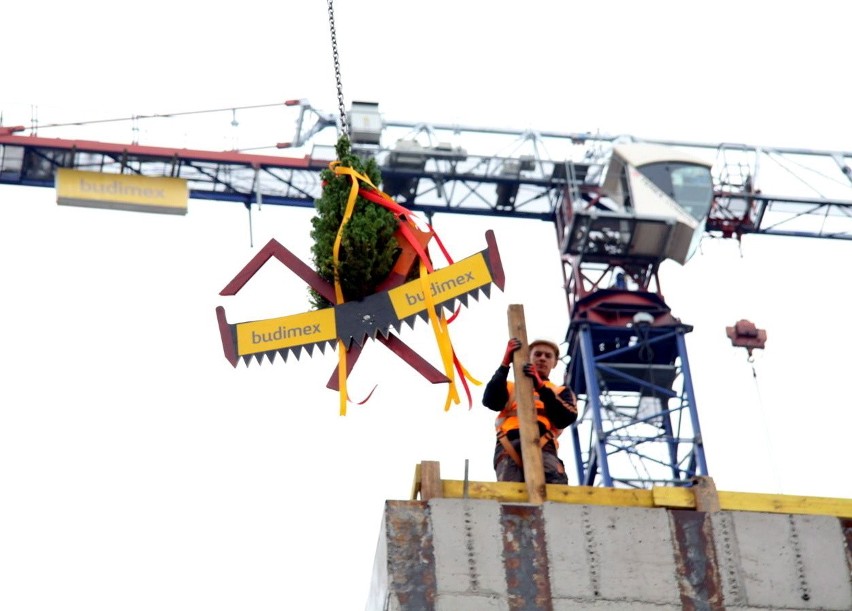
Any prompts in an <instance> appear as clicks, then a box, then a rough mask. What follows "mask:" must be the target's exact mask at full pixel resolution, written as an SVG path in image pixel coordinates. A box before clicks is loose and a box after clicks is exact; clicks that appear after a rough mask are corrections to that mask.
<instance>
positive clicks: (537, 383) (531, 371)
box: [524, 363, 544, 390]
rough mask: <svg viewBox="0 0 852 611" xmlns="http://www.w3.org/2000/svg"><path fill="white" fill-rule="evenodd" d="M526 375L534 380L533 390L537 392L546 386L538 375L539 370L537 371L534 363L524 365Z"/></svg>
mask: <svg viewBox="0 0 852 611" xmlns="http://www.w3.org/2000/svg"><path fill="white" fill-rule="evenodd" d="M524 373H525V374H526V376H527V377H529V378H532V382H533V388H535V389H536V390H538V389H540V388H541V387H542V386H544V382H542V380H541V377H540V376H539V375H538V369H536V368H535V367H534V366H533V364H532V363H527V364H525V365H524Z"/></svg>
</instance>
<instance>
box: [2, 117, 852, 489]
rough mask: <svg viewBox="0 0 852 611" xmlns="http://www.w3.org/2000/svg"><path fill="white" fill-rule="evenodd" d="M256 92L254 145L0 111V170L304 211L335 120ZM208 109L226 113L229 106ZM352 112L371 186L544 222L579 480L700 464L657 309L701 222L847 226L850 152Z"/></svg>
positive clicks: (691, 470) (684, 392) (739, 230)
mask: <svg viewBox="0 0 852 611" xmlns="http://www.w3.org/2000/svg"><path fill="white" fill-rule="evenodd" d="M269 106H273V108H274V109H275V110H276V111H281V112H289V113H294V112H295V114H296V115H297V116H296V133H295V137H294V138H293V139H292V140H291V142H289V143H284V144H275V145H270V148H274V151H273V152H271V153H263V154H261V153H258V152H245V151H238V150H229V151H220V152H217V151H211V150H204V149H187V148H178V147H164V146H150V145H143V144H139V143H138V142H137V141H136V139H134V141H133V143H131V144H118V143H108V142H100V141H93V140H78V139H64V138H56V137H47V136H42V135H39V133H38V130H36V129H35V128H34V127H31V128H29V130H28V129H26V128H23V127H10V126H5V127H4V126H2V125H0V184H18V185H28V186H42V187H50V188H53V186H54V181H55V176H56V173H57V170H59V169H62V168H72V169H77V170H88V171H95V172H104V173H120V174H124V173H128V174H138V175H142V176H158V177H174V178H183V179H185V180H186V181H187V184H188V186H189V194H190V197H191V198H192V199H197V200H221V201H233V202H238V203H241V204H243V205H244V206H246V207H247V208H248V209H249V210H251V207H252V206H253V205H255V204H266V205H286V206H302V207H313V202H314V200H315V199H316V198H317V197H319V195H320V193H321V183H320V179H319V172H320V170H322V169H323V168H325V167H327V165H328V163H329V162H330V161H332V160H333V158H334V152H333V147H332V146H330V145H324V144H321V143H319V140H320V137H321V136H322V135H323V133H324V132H327V131H331V130H328V129H327V128H334V127H335V126H336V121H335V119H334V117H333V116H331V115H327V114H324V113H321V112H319V111H317V110H316V109H314V108H313V107H312V106H311V105H310V104H309V103H308V102H306V101H304V100H293V101H289V102H285V103H283V104H280V105H269ZM261 108H262V109H264V110H268V108H267V105H258V106H255V107H251V108H248V107H247V108H245V109H240V113H247V112H250V111H251V110H252V109H261ZM210 112H211V113H213V112H230V114H231V115H232V116H233V121H236V117H237V109H219V110H217V111H210ZM348 116H349V121H350V129H351V138H352V143H353V150H354V151H356V152H357V153H358V154H361V155H370V156H373V157H375V159H376V160H377V162H378V163H379V166H380V168H381V172H382V179H383V183H382V185H381V187H382V190H383V191H385V192H386V193H388V195H390V196H391V197H393V198H394V199H396V200H397V201H399V202H400V203H402V204H404V205H405V206H406V207H408V208H409V209H412V210H414V211H417V212H421V213H424V214H426V215H427V216H431V215H433V214H435V213H437V212H442V213H459V214H468V215H482V216H504V217H510V218H516V219H531V220H541V221H545V222H549V223H552V224H553V226H554V229H555V238H556V239H555V243H556V245H557V246H558V252H559V256H560V257H561V261H562V269H563V278H564V286H565V293H566V304H567V308H568V312H569V318H570V324H569V328H568V330H567V332H566V336H565V342H566V343H567V346H568V347H567V355H568V357H570V358H569V359H568V361H567V366H566V372H565V375H566V382H567V383H568V384H570V385H571V386H572V387H573V389H574V390H575V392H576V393H577V395H578V397H579V399H580V418H579V419H578V422H577V424H576V425H575V426H574V427H572V429H571V439H572V443H573V452H574V459H575V463H576V465H577V480H578V483H580V484H584V485H600V486H620V487H636V488H646V487H651V486H654V485H673V486H689V485H691V484H692V483H693V482H694V480H695V478H696V477H697V476H702V475H709V473H708V467H707V464H706V460H705V457H704V448H703V439H702V436H701V428H700V424H699V418H698V408H697V405H696V398H695V392H694V389H693V386H692V378H691V373H690V369H689V359H688V355H687V350H686V342H685V335H686V334H687V333H689V332H690V331H691V329H692V328H691V327H690V326H689V325H688V324H685V323H683V322H681V320H680V319H679V318H677V317H676V316H674V315H673V314H672V312H671V310H670V309H669V307H668V306H667V305H666V302H665V299H664V297H663V293H662V291H661V288H660V281H659V277H658V275H659V268H660V264H661V263H662V262H663V261H665V260H667V259H672V260H675V261H677V262H678V263H681V264H684V263H686V261H687V260H688V258H689V256H690V255H691V253H692V252H693V251H694V248H695V246H696V245H697V243H698V240H700V239H701V237H702V236H705V235H710V236H714V237H721V238H740V237H741V236H743V235H745V234H752V233H756V234H769V235H791V236H800V237H817V238H826V239H842V240H848V239H852V214H850V212H852V182H850V175H852V170H850V166H849V159H850V157H852V153H848V152H842V151H811V150H803V149H781V148H770V147H760V146H750V145H726V144H716V145H711V144H703V143H689V142H672V141H659V140H657V141H655V140H640V139H637V138H631V137H615V136H604V135H601V134H593V133H589V132H586V133H557V132H538V131H534V130H512V129H497V128H475V127H461V126H456V125H434V124H431V125H430V124H426V123H412V122H403V121H388V120H385V119H384V118H383V117H382V116H381V114H380V113H379V109H378V104H374V103H369V102H353V104H352V109H351V110H350V112H349V115H348ZM157 117H161V116H159V115H158V116H156V117H154V116H152V117H149V118H151V119H154V118H157ZM135 119H138V118H135ZM49 127H51V126H42V127H41V128H40V129H41V131H48V129H47V128H49ZM27 131H29V133H28V134H25V133H24V132H27ZM315 142H316V143H315ZM309 146H312V149H311V150H310V151H307V149H308V147H309ZM281 150H284V151H288V152H290V151H300V152H303V153H304V155H303V156H301V157H287V156H284V155H282V154H281ZM495 151H496V152H495Z"/></svg>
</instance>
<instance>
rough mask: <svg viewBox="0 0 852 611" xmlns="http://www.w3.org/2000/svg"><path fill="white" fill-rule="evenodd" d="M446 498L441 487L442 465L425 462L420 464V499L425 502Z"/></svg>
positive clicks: (431, 461) (436, 462) (430, 461)
mask: <svg viewBox="0 0 852 611" xmlns="http://www.w3.org/2000/svg"><path fill="white" fill-rule="evenodd" d="M443 496H444V492H443V488H442V486H441V463H439V462H438V461H436V460H424V461H423V462H421V463H420V498H421V499H422V500H424V501H428V500H429V499H440V498H442V497H443Z"/></svg>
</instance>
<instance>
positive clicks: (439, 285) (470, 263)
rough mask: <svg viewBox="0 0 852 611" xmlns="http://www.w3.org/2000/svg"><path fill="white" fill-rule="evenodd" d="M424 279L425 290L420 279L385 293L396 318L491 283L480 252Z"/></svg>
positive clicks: (420, 310)
mask: <svg viewBox="0 0 852 611" xmlns="http://www.w3.org/2000/svg"><path fill="white" fill-rule="evenodd" d="M426 278H427V283H426V284H428V286H427V287H424V283H423V282H422V281H421V280H412V281H410V282H406V283H405V284H403V285H402V286H399V287H397V288H395V289H391V290H390V291H388V295H389V296H390V300H391V303H392V304H393V309H394V311H395V312H396V315H397V318H400V319H402V318H406V317H407V316H411V315H412V314H417V313H418V312H422V311H424V310H426V308H427V306H428V304H429V303H443V302H445V301H449V300H450V299H454V298H456V297H458V296H460V295H463V294H465V293H469V292H470V291H472V290H473V289H476V288H479V287H481V286H485V285H486V284H489V283H490V282H491V281H492V278H491V274H490V272H489V271H488V266H487V265H486V263H485V257H483V256H482V253H477V254H475V255H473V256H472V257H468V258H466V259H462V260H461V261H458V262H456V263H454V264H452V265H450V266H449V267H445V268H443V269H438V270H435V271H434V272H433V273H431V274H429V275H428V276H427V277H426ZM424 291H428V292H429V294H428V295H426V293H425V292H424Z"/></svg>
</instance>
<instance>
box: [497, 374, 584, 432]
mask: <svg viewBox="0 0 852 611" xmlns="http://www.w3.org/2000/svg"><path fill="white" fill-rule="evenodd" d="M508 377H509V366H505V367H504V366H502V365H501V366H500V367H498V368H497V371H495V372H494V375H493V376H491V379H490V380H489V381H488V384H486V385H485V391H484V392H483V393H482V404H483V405H484V406H485V407H487V408H488V409H490V410H492V411H495V412H501V411H503V409H504V408H505V407H507V405H506V404H507V403H508V401H509V398H510V393H509V388H508V383H507V380H508ZM554 388H556V392H554ZM554 388H552V387H551V386H543V387H542V388H541V389H539V390H538V391H533V400H534V401H535V402H536V404H539V405H542V406H543V411H544V414H543V415H544V416H545V417H546V418H547V419H548V420H549V421H550V425H551V427H552V428H553V429H554V430H553V431H551V432H553V433H555V432H556V429H564V428H566V427H569V426H571V425H572V424H573V423H574V422H575V421H576V420H577V412H576V411H572V410H571V409H570V408H569V406H570V407H574V405H575V402H576V399H575V398H574V393H573V392H572V391H571V389H570V388H569V387H567V386H566V387H554ZM557 393H558V394H557ZM538 428H539V435H545V433H546V432H547V426H546V425H545V424H544V423H543V422H542V421H541V420H540V419H539V421H538ZM519 436H520V431H519V430H518V429H512V430H509V431H507V433H506V437H508V438H509V439H511V440H513V439H517V438H518V437H519Z"/></svg>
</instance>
